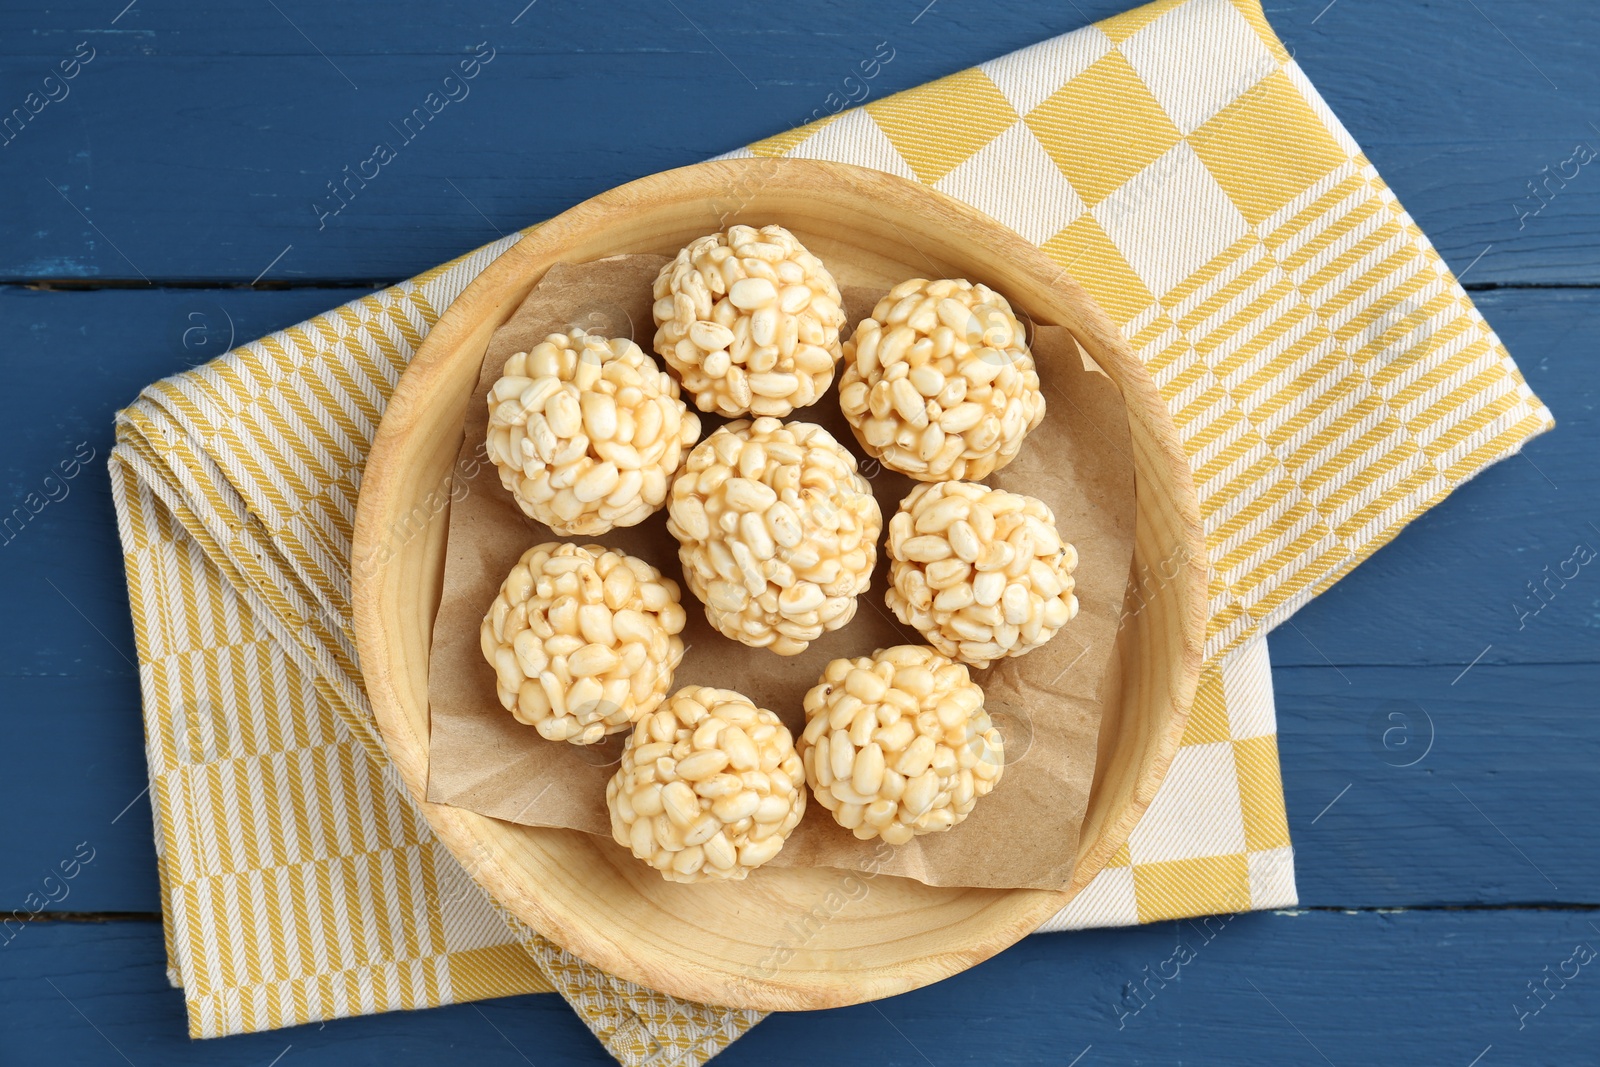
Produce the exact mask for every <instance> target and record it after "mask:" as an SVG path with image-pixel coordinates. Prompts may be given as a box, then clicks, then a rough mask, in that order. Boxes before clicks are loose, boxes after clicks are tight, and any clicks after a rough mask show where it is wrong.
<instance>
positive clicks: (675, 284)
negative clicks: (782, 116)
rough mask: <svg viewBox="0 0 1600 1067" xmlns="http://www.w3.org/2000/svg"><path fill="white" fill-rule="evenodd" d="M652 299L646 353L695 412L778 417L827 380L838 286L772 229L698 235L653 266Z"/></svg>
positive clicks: (834, 358)
mask: <svg viewBox="0 0 1600 1067" xmlns="http://www.w3.org/2000/svg"><path fill="white" fill-rule="evenodd" d="M654 296H655V305H654V309H653V314H654V317H655V322H656V327H657V329H656V338H655V346H656V351H657V352H658V353H660V355H661V356H662V358H664V359H665V360H666V361H667V363H668V364H669V365H670V366H671V367H672V369H673V370H675V371H677V372H678V374H679V375H681V376H682V378H683V387H684V388H685V389H686V390H688V392H689V394H690V395H691V396H693V397H694V402H695V404H696V405H697V406H698V407H699V408H700V410H701V411H715V412H718V413H720V414H723V415H745V414H754V415H787V414H789V412H791V411H793V410H794V409H795V408H800V407H805V406H806V405H808V404H812V403H815V402H816V400H817V398H818V397H820V396H822V394H823V393H825V392H826V391H827V389H828V386H829V385H830V384H831V383H832V382H833V371H834V365H835V364H836V363H838V361H839V355H840V345H839V328H840V327H841V326H843V325H844V309H843V307H842V304H841V300H840V296H839V286H838V285H837V284H836V283H835V282H834V280H833V275H831V274H830V273H828V268H827V267H825V266H823V265H822V261H821V260H820V259H818V258H817V257H816V256H814V255H812V254H811V253H810V252H809V251H807V250H806V247H805V246H804V245H802V244H801V243H800V242H799V241H798V240H797V239H796V238H795V236H794V234H792V233H790V232H789V231H788V230H786V229H784V228H783V227H782V226H763V227H761V229H759V230H757V229H755V228H754V227H751V226H733V227H730V228H729V229H728V230H727V232H725V233H714V234H710V235H708V236H706V237H701V238H699V239H698V240H696V241H694V242H692V243H691V244H690V245H689V246H688V247H687V248H685V249H683V250H682V251H681V252H679V253H678V256H677V258H676V259H674V260H673V261H672V262H671V263H669V264H667V265H666V266H665V267H663V268H662V269H661V273H660V275H658V276H657V278H656V283H655V291H654Z"/></svg>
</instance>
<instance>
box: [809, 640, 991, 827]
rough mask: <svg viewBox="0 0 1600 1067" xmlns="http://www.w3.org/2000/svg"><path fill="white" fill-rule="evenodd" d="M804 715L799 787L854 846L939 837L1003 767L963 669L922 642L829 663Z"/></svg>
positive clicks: (979, 694)
mask: <svg viewBox="0 0 1600 1067" xmlns="http://www.w3.org/2000/svg"><path fill="white" fill-rule="evenodd" d="M805 708H806V728H805V732H804V733H803V734H802V735H801V738H800V757H801V760H802V761H803V762H804V764H805V770H806V781H807V782H808V783H810V785H811V791H812V793H813V794H815V796H816V798H817V803H819V804H821V805H822V806H823V807H825V808H827V809H828V810H829V811H830V812H832V813H833V818H834V821H835V822H837V823H838V824H839V825H840V826H843V827H844V828H845V829H847V830H849V831H850V832H851V833H853V834H854V835H855V836H856V837H858V838H861V839H862V840H868V839H870V838H873V837H881V838H882V839H883V840H884V841H887V842H888V843H889V844H891V845H903V844H905V843H906V842H907V841H909V840H911V838H912V837H914V836H916V835H918V834H929V833H936V832H938V831H941V830H948V829H950V828H951V827H952V826H955V825H956V824H957V823H959V822H961V821H962V820H963V819H965V818H966V817H967V815H968V814H970V813H971V811H972V809H973V806H974V805H975V804H977V802H978V798H980V797H982V796H985V795H986V794H988V793H989V791H990V790H992V789H993V788H994V787H995V786H996V785H997V784H998V783H999V781H1000V776H1001V773H1002V772H1003V771H1004V770H1005V746H1004V743H1003V741H1002V740H1001V737H1000V731H999V730H998V729H997V728H995V726H994V725H993V724H992V723H991V722H990V720H989V713H988V712H987V711H986V710H984V706H983V690H982V689H981V688H980V687H979V686H978V683H976V682H974V681H973V680H972V678H971V677H970V676H969V675H968V674H967V668H966V667H964V666H962V665H961V664H959V663H956V662H954V661H952V660H950V659H948V658H947V657H945V656H942V655H940V654H939V653H938V652H935V651H934V650H933V649H931V648H928V647H926V646H924V645H898V646H896V647H894V648H885V649H879V650H878V651H877V652H874V653H873V654H872V655H871V656H862V657H860V658H858V659H836V660H834V661H833V662H831V663H829V664H828V666H827V668H826V670H825V671H824V672H823V675H822V679H821V681H819V682H818V683H817V684H816V685H815V686H814V687H813V688H812V689H811V691H810V692H808V693H807V694H806V699H805Z"/></svg>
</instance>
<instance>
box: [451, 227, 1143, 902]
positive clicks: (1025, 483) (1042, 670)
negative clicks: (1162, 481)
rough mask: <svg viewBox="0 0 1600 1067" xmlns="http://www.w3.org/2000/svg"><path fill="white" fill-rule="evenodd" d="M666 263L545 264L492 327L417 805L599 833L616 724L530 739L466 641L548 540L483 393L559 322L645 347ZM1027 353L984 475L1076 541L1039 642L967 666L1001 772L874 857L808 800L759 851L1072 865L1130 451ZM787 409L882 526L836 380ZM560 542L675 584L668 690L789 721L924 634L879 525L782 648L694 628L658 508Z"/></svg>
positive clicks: (1121, 561)
mask: <svg viewBox="0 0 1600 1067" xmlns="http://www.w3.org/2000/svg"><path fill="white" fill-rule="evenodd" d="M665 262H666V259H665V258H663V257H660V256H643V255H640V256H616V257H612V258H611V259H606V260H599V261H596V262H592V263H585V264H577V265H567V264H561V265H557V266H556V267H553V268H552V269H551V270H550V272H549V273H548V274H547V275H546V277H545V278H544V279H543V280H542V281H541V282H540V283H539V285H538V286H537V287H536V288H535V289H534V291H533V292H532V293H531V294H530V295H529V297H528V299H527V300H526V301H525V302H524V303H523V305H522V306H521V307H520V308H519V309H518V310H517V312H516V314H515V315H513V316H512V318H511V319H510V320H509V321H508V322H507V323H506V324H505V325H504V326H502V327H501V328H500V329H499V330H498V331H497V332H496V333H495V334H494V336H493V338H492V339H491V341H490V344H489V348H488V351H487V353H486V355H485V357H484V363H483V370H482V373H481V375H480V377H479V381H478V386H477V389H476V390H474V392H473V394H472V399H471V401H469V403H468V404H467V411H466V417H465V420H464V426H463V439H462V443H461V451H460V456H459V459H458V463H457V466H456V471H455V478H456V480H457V484H456V485H455V487H454V490H453V492H452V494H451V499H452V501H453V504H452V506H451V510H450V527H449V543H448V547H447V550H446V552H447V554H446V561H445V573H444V591H443V597H442V600H441V602H440V606H439V613H438V615H437V617H436V619H435V622H434V631H433V647H432V651H431V654H430V657H429V660H428V697H429V702H430V705H431V714H432V740H431V746H430V762H429V779H428V799H429V800H430V801H433V802H436V803H445V804H454V805H456V806H458V807H463V808H467V809H470V810H472V811H475V812H478V813H480V814H483V815H488V816H492V817H494V818H499V819H507V820H510V821H512V822H516V823H522V824H524V825H528V826H557V827H567V828H571V829H575V830H583V831H586V832H589V833H593V834H598V835H601V836H603V837H605V838H607V840H609V839H610V836H611V830H610V821H609V817H608V815H607V813H606V807H605V785H606V781H607V779H608V778H609V777H610V776H611V774H612V773H613V772H614V771H615V769H616V763H617V760H618V759H619V758H620V754H621V749H622V744H623V739H624V738H625V737H626V736H627V735H626V734H625V733H624V734H618V735H615V736H613V737H612V738H610V739H608V740H607V741H606V742H605V743H603V744H600V745H593V746H588V747H583V746H577V745H570V744H566V743H564V742H561V743H558V742H552V741H546V740H544V739H543V738H541V737H540V736H539V735H538V733H537V732H535V730H534V729H533V728H532V727H531V726H524V725H522V724H521V723H518V722H517V721H516V720H515V719H514V718H513V717H512V716H511V714H510V713H509V712H507V711H506V710H505V709H504V708H502V707H501V706H500V702H499V700H498V698H497V697H496V695H495V676H494V670H493V669H492V668H491V667H490V666H489V665H488V664H487V663H486V662H485V661H484V659H483V654H482V652H481V651H480V649H479V641H478V627H479V624H480V623H481V622H482V620H483V616H484V612H485V611H486V610H487V609H488V607H489V605H490V604H491V603H492V602H493V600H494V598H495V596H496V594H497V593H498V591H499V587H500V583H501V581H503V580H504V578H505V575H506V574H508V573H509V572H510V570H511V568H512V567H513V566H514V565H515V563H516V561H517V559H518V558H519V557H520V556H521V554H522V553H523V552H524V551H526V550H527V549H528V548H530V547H532V546H533V545H535V544H538V543H540V542H542V541H552V540H556V541H559V540H566V539H565V538H561V537H558V536H556V535H555V534H553V533H552V532H551V531H550V529H549V528H548V527H546V526H544V525H542V524H540V523H537V522H535V521H534V520H532V519H529V518H527V517H526V516H524V515H523V514H522V512H521V511H520V510H519V509H518V508H517V506H516V504H515V503H514V502H513V501H512V499H511V496H510V494H509V493H507V492H506V491H505V490H504V489H503V488H502V487H501V485H500V480H499V475H498V474H497V472H496V471H495V469H494V466H493V465H492V464H491V463H489V462H488V461H487V460H486V459H485V458H484V451H483V447H484V446H483V441H484V435H485V432H486V429H487V424H488V409H487V405H486V402H485V397H486V396H487V394H488V391H489V388H490V387H491V386H492V385H493V384H494V381H495V379H496V378H498V377H499V374H500V370H501V368H502V366H503V365H504V363H505V360H506V359H507V357H509V356H510V355H511V354H512V353H514V352H519V351H523V350H526V349H528V348H531V347H532V346H533V345H535V344H537V343H538V342H539V341H540V340H542V339H543V338H544V337H545V335H546V334H548V333H551V332H553V331H556V330H562V329H566V328H568V327H570V326H572V325H580V326H583V327H584V328H585V329H590V330H597V331H600V332H603V333H607V335H608V336H622V335H629V336H632V338H633V340H634V341H635V342H637V343H638V344H639V345H640V347H642V348H644V349H645V351H646V352H650V351H652V347H651V337H652V334H653V332H654V328H653V323H652V320H651V317H650V286H651V283H652V282H653V281H654V279H655V276H656V273H657V271H658V270H659V269H660V267H661V265H662V264H663V263H665ZM880 295H881V292H878V291H872V290H865V289H846V290H845V293H844V296H845V303H846V310H847V312H848V313H849V321H850V323H851V324H852V325H853V324H854V323H855V322H857V321H859V320H860V319H861V318H863V317H865V316H866V315H868V314H870V313H871V309H872V306H873V304H874V302H875V301H876V299H877V298H878V296H880ZM1033 351H1034V356H1035V359H1036V362H1037V363H1038V368H1039V377H1040V380H1041V382H1042V384H1043V388H1044V393H1045V397H1046V413H1045V417H1044V421H1043V422H1042V423H1041V424H1040V426H1039V427H1038V428H1037V429H1036V430H1034V431H1033V432H1032V433H1031V434H1029V436H1028V438H1027V441H1026V443H1025V444H1024V446H1023V449H1022V452H1021V454H1020V455H1018V456H1017V458H1016V459H1015V460H1013V461H1012V462H1011V463H1010V464H1009V465H1007V466H1006V467H1005V468H1004V469H1003V470H1001V471H999V472H997V473H995V474H993V475H991V476H990V477H989V478H988V479H986V480H985V481H986V483H987V484H989V485H992V486H996V487H999V488H1005V489H1010V490H1013V491H1016V492H1024V493H1028V494H1030V495H1032V496H1036V497H1038V498H1040V499H1041V500H1043V501H1044V502H1045V503H1047V504H1048V505H1050V507H1051V508H1052V509H1053V510H1054V512H1055V515H1056V522H1057V526H1058V528H1059V529H1060V531H1061V536H1062V537H1063V539H1065V540H1067V541H1070V542H1072V544H1073V545H1075V546H1076V547H1077V549H1078V555H1079V564H1078V569H1077V571H1076V579H1077V595H1078V600H1079V605H1080V610H1079V613H1078V616H1077V618H1076V619H1074V620H1072V621H1071V622H1069V623H1068V624H1067V625H1066V626H1065V627H1064V628H1063V629H1062V630H1061V632H1060V633H1059V634H1057V635H1056V637H1055V638H1054V639H1053V640H1051V641H1050V642H1049V643H1047V644H1046V645H1044V646H1042V647H1040V648H1037V649H1035V650H1034V651H1032V652H1030V653H1028V654H1027V655H1025V656H1021V657H1016V658H1012V659H1007V660H1003V661H1001V662H999V663H997V664H996V665H995V666H994V667H991V668H990V669H988V670H984V671H975V672H974V677H975V678H976V679H977V681H978V682H979V683H980V684H981V685H982V686H983V688H984V691H985V693H986V697H987V699H986V706H987V707H988V709H989V711H990V714H991V716H992V717H993V718H994V720H995V722H996V724H997V725H998V726H999V727H1000V730H1001V733H1002V736H1003V737H1004V739H1005V750H1006V769H1005V773H1004V774H1003V775H1002V777H1001V780H1000V783H999V785H998V786H997V787H996V788H995V790H994V792H992V793H991V794H989V796H987V797H985V798H983V799H982V800H980V801H979V802H978V805H977V807H976V808H975V809H974V810H973V812H972V814H971V815H970V816H969V817H968V818H967V819H966V821H965V822H963V823H961V824H960V825H959V826H957V827H955V828H954V829H953V830H950V831H949V832H946V833H938V834H927V835H924V836H921V837H917V838H914V839H912V841H911V842H909V843H908V844H905V845H902V846H899V847H898V848H895V849H893V850H892V854H891V855H890V856H889V858H888V859H885V858H884V849H885V846H883V845H882V844H881V842H878V841H876V840H874V841H870V842H863V841H857V840H856V839H855V838H854V837H853V836H851V834H850V833H849V831H847V830H844V829H843V828H841V827H839V826H838V825H837V824H835V823H834V822H833V819H832V817H831V816H830V815H829V814H828V812H827V811H826V810H825V809H824V808H823V807H822V805H820V804H818V803H816V802H815V801H814V800H813V801H812V802H811V803H810V804H809V805H808V806H807V809H806V815H805V818H804V819H803V820H802V821H801V824H800V825H799V826H798V827H797V828H796V829H795V832H794V833H793V835H791V837H790V838H789V841H788V842H787V843H786V844H785V846H784V848H783V850H782V851H781V852H780V853H779V854H778V856H777V858H775V859H774V860H773V861H771V864H770V866H827V867H838V868H844V869H849V870H875V871H876V872H878V873H881V874H890V875H900V876H904V877H908V878H915V879H917V880H919V881H922V882H926V883H928V884H930V885H940V886H980V887H990V888H1023V887H1026V888H1037V889H1059V888H1062V887H1064V886H1065V885H1066V884H1067V882H1068V881H1069V880H1070V878H1071V874H1072V867H1073V861H1074V858H1075V857H1076V854H1077V847H1078V831H1079V827H1080V825H1081V824H1082V822H1083V815H1084V811H1085V808H1086V806H1087V803H1088V796H1089V787H1090V784H1091V782H1092V781H1093V778H1094V762H1095V753H1096V737H1097V734H1098V732H1099V727H1100V710H1101V700H1100V690H1101V686H1102V682H1103V680H1104V679H1105V676H1106V671H1107V667H1108V664H1109V663H1110V661H1111V659H1112V657H1113V649H1114V645H1115V641H1116V634H1117V623H1118V614H1119V612H1120V611H1121V608H1122V604H1123V595H1124V591H1125V589H1126V586H1127V582H1128V573H1129V566H1130V563H1131V560H1132V553H1133V530H1134V507H1133V504H1134V499H1133V494H1134V489H1133V467H1132V450H1131V445H1130V443H1129V439H1128V428H1127V413H1126V409H1125V408H1124V406H1123V403H1122V398H1121V396H1120V394H1119V393H1118V392H1117V389H1116V387H1115V386H1114V385H1113V384H1112V383H1111V381H1110V379H1108V378H1107V377H1106V376H1105V375H1104V374H1102V373H1100V372H1099V371H1098V370H1097V369H1090V368H1089V367H1087V366H1086V365H1085V362H1086V361H1085V360H1084V359H1083V357H1082V356H1081V355H1080V353H1079V350H1078V348H1077V345H1076V344H1075V343H1074V342H1073V340H1072V337H1071V335H1070V334H1069V333H1068V332H1067V331H1066V330H1065V329H1063V328H1060V327H1056V326H1047V325H1036V326H1035V329H1034V344H1033ZM790 418H791V419H805V420H809V421H813V422H817V423H820V424H821V425H823V426H825V427H827V429H828V431H829V432H830V433H832V434H833V435H834V437H835V438H837V439H838V440H839V442H840V443H841V444H843V445H845V446H846V447H847V448H850V449H851V450H852V451H853V452H855V454H856V457H857V459H858V461H860V462H861V464H862V472H863V474H865V475H867V476H868V478H869V481H870V482H871V485H872V489H873V493H874V495H875V496H876V497H877V499H878V503H879V506H880V507H881V508H882V509H883V518H884V526H885V528H887V526H888V521H889V518H890V517H891V516H893V515H894V512H895V509H896V507H897V506H898V504H899V501H900V500H901V499H902V498H903V497H904V496H905V495H906V494H907V493H908V492H910V490H911V488H912V486H913V484H914V483H913V482H912V481H911V480H910V479H908V478H906V477H904V476H902V475H899V474H896V473H894V472H893V471H890V470H887V469H885V468H882V467H880V466H879V465H878V464H877V463H876V462H874V461H872V460H870V459H868V458H867V456H866V455H865V453H864V452H863V451H862V450H861V449H860V447H859V445H858V444H857V443H856V440H855V437H854V436H853V435H852V433H851V432H850V427H849V425H848V423H847V422H846V421H845V419H844V417H843V415H842V414H841V413H840V410H839V404H838V398H837V393H836V391H835V390H830V391H829V392H828V393H827V395H825V396H824V397H823V398H822V399H821V400H819V401H818V402H817V403H816V404H815V405H813V406H812V407H810V408H806V409H802V410H800V411H796V412H795V413H794V415H792V416H790ZM701 420H702V423H703V432H704V433H705V434H709V433H710V432H711V430H712V429H714V428H715V427H716V426H717V425H719V424H720V423H721V422H722V421H723V420H720V419H716V418H713V417H707V416H706V415H704V414H702V415H701ZM576 540H579V541H580V542H590V541H599V542H602V543H604V544H606V545H607V546H610V547H613V548H618V549H622V550H624V551H627V552H629V553H632V554H633V555H636V556H638V557H640V558H641V559H644V560H646V561H648V562H649V563H651V564H652V565H654V566H656V567H658V568H660V570H661V571H662V572H663V573H664V574H666V575H668V576H669V577H671V578H673V579H675V580H676V581H678V583H679V584H680V586H681V587H682V588H683V596H684V607H685V609H686V610H687V613H688V619H689V621H688V625H687V626H686V627H685V629H684V632H683V641H684V644H685V645H686V646H687V648H688V651H687V654H686V655H685V657H684V660H683V664H682V666H680V667H679V668H678V671H677V673H676V675H675V676H674V678H673V688H677V687H679V686H683V685H691V684H701V685H715V686H720V687H723V688H729V689H736V690H739V691H740V692H743V693H745V694H746V695H748V696H749V697H751V698H752V699H753V700H754V701H755V702H756V703H757V704H759V705H761V706H762V707H767V708H770V709H772V710H773V711H775V712H776V713H777V714H778V715H779V716H780V717H782V718H783V720H784V722H786V723H787V724H788V725H789V728H790V729H791V730H793V731H794V732H795V734H796V736H798V735H799V733H800V731H801V729H802V728H803V727H804V725H805V722H804V712H803V711H802V707H801V701H802V698H803V696H804V694H805V692H806V690H808V689H809V688H810V687H811V686H812V685H814V684H816V681H817V678H818V677H819V676H820V675H821V673H822V669H823V667H824V666H825V665H826V664H827V662H828V661H829V660H831V659H834V658H836V657H839V656H862V655H868V654H870V653H871V652H872V651H873V650H874V649H877V648H881V647H885V646H888V645H897V644H923V643H925V642H923V641H922V640H921V638H920V635H918V634H917V632H916V631H915V630H913V629H912V628H910V627H907V626H902V625H901V624H900V623H899V622H898V621H897V620H896V619H895V618H894V616H893V615H892V614H891V613H890V611H889V610H888V608H887V607H885V606H884V602H883V594H884V589H885V588H886V585H887V571H888V564H887V561H886V560H885V559H884V558H883V545H882V541H881V539H880V542H879V562H878V568H877V571H876V572H875V573H874V575H873V583H872V588H871V589H870V590H869V591H868V592H867V593H865V594H863V595H862V597H861V599H860V606H859V608H858V610H857V612H856V617H855V618H854V620H852V621H851V622H850V623H849V624H848V625H847V626H845V627H844V628H842V629H840V630H838V631H835V632H833V633H831V634H825V635H824V636H823V637H822V638H821V639H820V640H818V641H815V642H813V643H812V644H811V646H810V648H808V649H807V650H806V651H805V652H804V653H802V654H801V655H799V656H792V657H787V658H785V657H781V656H777V655H774V654H773V653H771V652H768V651H767V650H765V649H753V648H748V647H746V646H744V645H741V644H739V643H737V642H735V641H731V640H729V639H728V638H725V637H723V636H722V635H721V634H719V633H717V632H716V631H715V630H713V629H712V628H711V627H710V625H709V624H708V623H707V622H706V620H705V613H704V610H703V607H702V605H701V604H700V603H699V601H697V600H696V599H695V597H694V595H693V594H692V593H690V592H689V591H688V587H687V586H686V585H684V584H683V578H682V570H681V568H680V566H679V564H678V556H677V543H676V542H675V541H674V540H673V538H672V536H671V535H670V534H668V533H667V531H666V512H665V511H664V510H663V511H662V512H659V513H658V514H656V515H654V516H652V517H651V518H650V519H648V520H646V521H645V522H644V523H642V524H640V525H638V526H635V527H631V528H628V529H619V530H613V531H611V532H610V533H608V534H605V535H603V536H601V537H598V538H587V539H586V538H578V539H576ZM616 847H618V848H621V847H622V846H620V845H619V846H616ZM760 874H761V872H760V871H757V872H755V874H754V875H753V877H759V876H760Z"/></svg>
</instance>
